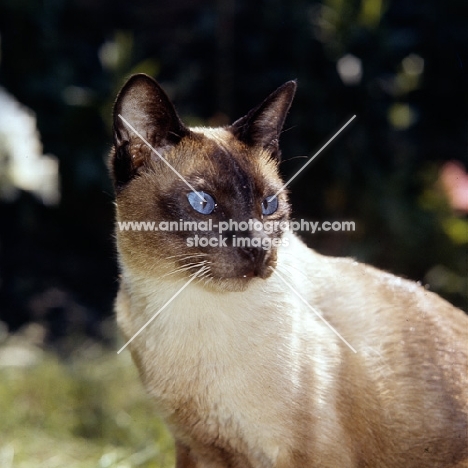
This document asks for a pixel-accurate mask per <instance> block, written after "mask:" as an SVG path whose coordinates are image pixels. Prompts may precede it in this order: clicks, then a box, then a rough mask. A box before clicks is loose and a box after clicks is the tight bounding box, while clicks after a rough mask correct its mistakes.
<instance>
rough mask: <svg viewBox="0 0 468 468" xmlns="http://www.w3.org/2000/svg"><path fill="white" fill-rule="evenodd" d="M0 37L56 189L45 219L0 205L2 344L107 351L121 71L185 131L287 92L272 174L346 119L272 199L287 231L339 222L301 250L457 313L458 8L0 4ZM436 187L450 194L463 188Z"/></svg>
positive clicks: (298, 162)
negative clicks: (348, 70)
mask: <svg viewBox="0 0 468 468" xmlns="http://www.w3.org/2000/svg"><path fill="white" fill-rule="evenodd" d="M0 38H1V43H0V50H1V55H0V86H1V87H3V88H5V89H6V90H7V92H8V93H10V94H11V95H13V96H14V97H15V99H17V100H18V101H19V102H21V103H22V104H23V105H25V106H27V107H28V108H30V109H31V110H32V111H33V112H34V113H35V116H36V118H37V126H38V130H39V132H40V136H41V141H42V144H43V151H44V153H51V154H53V155H55V156H56V157H57V158H58V160H59V181H60V192H61V199H60V203H59V204H57V205H53V206H48V205H45V204H43V203H42V202H41V200H40V199H38V198H37V197H36V196H34V195H33V194H31V193H29V192H26V191H21V190H18V191H17V192H16V195H15V196H14V197H9V198H6V199H3V200H0V320H1V321H3V322H5V323H6V324H7V326H8V329H9V330H10V331H15V330H17V329H18V328H20V327H21V326H22V325H24V324H25V323H28V322H31V321H34V322H38V323H40V324H42V325H43V326H44V327H45V328H46V330H47V338H48V342H49V343H51V344H57V345H60V344H63V343H64V340H65V341H66V340H69V339H70V337H72V338H74V337H76V338H77V339H81V337H83V336H86V337H89V336H91V337H94V338H96V339H99V340H112V336H111V335H109V333H107V332H106V327H104V326H103V325H102V324H103V323H105V322H103V319H104V318H106V317H109V316H110V315H111V314H112V301H113V297H114V295H115V292H116V289H117V278H118V271H117V267H116V261H115V260H116V255H115V251H114V243H113V235H112V223H113V195H112V187H111V185H110V181H109V178H108V174H107V169H106V157H107V153H108V151H109V148H110V144H111V132H110V123H111V118H110V116H111V108H112V103H113V100H114V98H115V95H116V93H117V91H118V89H119V88H120V87H121V86H122V84H123V83H124V81H125V79H126V78H127V77H128V76H129V75H130V74H131V73H134V72H138V71H144V72H146V73H149V74H151V75H153V76H155V77H156V78H157V79H158V80H159V81H160V82H161V84H162V85H163V87H164V88H165V89H166V91H167V92H168V93H169V95H170V96H171V98H172V99H174V101H175V103H176V106H177V108H178V110H179V114H180V115H181V116H182V117H183V119H185V121H186V122H187V123H189V124H206V125H210V124H219V123H227V122H229V121H232V120H234V119H236V118H238V117H240V116H241V115H243V114H245V113H246V112H247V111H248V110H249V109H250V108H251V107H253V106H254V105H256V104H257V103H259V102H260V101H261V100H262V99H263V98H264V97H266V95H267V94H268V93H270V92H271V91H273V90H274V89H275V88H276V87H277V86H279V85H281V84H282V83H283V82H285V81H287V80H290V79H293V78H297V79H298V83H299V88H298V93H297V96H296V99H295V102H294V104H293V107H292V110H291V113H290V115H289V117H288V120H287V122H286V126H285V131H284V134H283V137H282V148H283V160H284V162H283V163H282V165H281V169H282V172H283V174H284V177H285V178H288V177H290V176H291V175H293V174H294V173H295V171H297V170H298V169H299V168H300V167H301V166H302V165H303V164H304V163H305V162H306V161H307V159H306V158H305V156H308V157H310V156H312V155H313V154H314V153H315V152H316V151H317V150H318V149H319V148H320V147H321V146H322V145H323V144H324V143H325V142H326V141H327V140H328V138H329V137H330V136H332V135H333V134H334V133H335V131H337V130H338V129H339V128H340V127H341V125H343V124H344V123H345V122H346V121H347V120H348V119H349V118H350V117H351V116H352V115H354V114H357V118H356V120H355V121H354V122H353V123H352V124H351V125H350V126H349V127H348V128H347V129H346V130H345V131H344V132H343V134H341V135H340V136H339V137H338V138H337V140H336V141H335V142H334V143H333V144H332V145H330V146H329V147H328V148H327V149H326V150H325V151H324V152H323V153H322V154H321V155H320V156H319V157H318V158H317V159H316V160H315V161H314V162H313V163H312V164H311V165H310V166H309V167H308V169H307V170H306V171H305V172H304V173H303V174H302V175H301V176H300V177H299V178H298V179H296V180H295V181H294V182H293V183H292V185H291V186H290V190H291V199H292V203H293V206H294V209H295V211H294V216H295V217H297V218H300V217H305V218H307V219H313V220H331V221H333V220H354V221H355V222H356V226H357V230H356V232H354V233H335V232H330V233H327V234H324V233H321V234H320V235H317V234H316V235H314V236H311V237H310V238H308V239H307V241H308V243H309V245H311V246H312V247H313V248H315V249H317V250H318V251H319V252H322V253H325V254H330V255H340V256H341V255H347V256H354V257H356V258H358V259H359V260H362V261H366V262H369V263H372V264H374V265H376V266H378V267H380V268H383V269H386V270H389V271H391V272H393V273H396V274H398V275H402V276H405V277H408V278H411V279H414V280H416V281H421V282H422V283H423V284H427V285H428V286H429V287H430V288H431V289H432V290H435V291H436V292H438V293H439V294H441V295H443V296H444V297H445V298H447V299H448V300H450V301H451V302H453V303H454V304H456V305H458V306H460V307H464V308H465V309H466V307H467V300H468V286H467V279H466V272H467V245H468V244H467V242H468V221H467V218H466V210H465V209H463V207H462V208H460V207H459V208H458V209H456V203H454V202H453V200H451V198H450V196H449V192H448V191H447V190H445V191H444V186H443V184H442V183H441V177H442V174H443V173H444V168H446V167H447V163H448V162H449V161H452V162H453V161H461V162H462V163H461V164H462V167H461V169H460V171H461V173H463V170H464V169H466V161H467V154H468V2H466V0H445V1H436V0H429V1H428V0H412V1H407V0H387V1H383V0H355V1H354V0H353V1H347V0H323V1H313V0H307V1H306V0H270V1H266V0H265V1H259V2H253V1H249V0H241V1H235V0H218V1H207V0H192V1H190V0H172V1H170V2H158V1H149V0H139V1H135V2H129V1H123V0H117V1H115V0H48V1H46V0H43V1H32V0H31V1H27V0H0ZM343 57H345V62H346V57H347V58H348V64H349V63H351V64H352V63H358V62H359V61H360V63H361V65H362V77H361V78H360V79H358V78H356V80H355V81H354V83H349V82H348V83H346V82H345V81H346V80H343V79H342V78H341V77H340V74H339V73H338V68H339V67H337V64H338V63H341V64H343V63H345V62H343V60H342V61H341V62H340V59H343ZM350 57H351V61H350ZM353 57H354V59H353ZM353 60H354V62H353ZM356 60H357V62H356ZM351 78H352V77H351ZM1 112H2V109H0V113H1ZM0 148H1V146H0ZM0 151H1V150H0ZM3 151H4V152H5V150H3ZM0 157H1V158H3V161H4V164H3V166H2V165H1V164H0V173H1V171H2V167H4V166H5V164H7V163H5V161H6V162H8V157H9V156H8V154H0ZM463 164H464V168H463ZM0 175H1V174H0ZM3 175H5V174H3ZM1 180H2V179H1V178H0V181H1ZM0 183H1V182H0ZM453 184H459V186H460V187H462V186H463V184H466V185H467V186H468V182H467V179H464V178H463V176H459V177H458V178H456V180H455V181H454V182H453ZM465 196H466V195H465ZM465 205H466V202H465Z"/></svg>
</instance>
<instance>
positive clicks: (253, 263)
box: [207, 251, 276, 291]
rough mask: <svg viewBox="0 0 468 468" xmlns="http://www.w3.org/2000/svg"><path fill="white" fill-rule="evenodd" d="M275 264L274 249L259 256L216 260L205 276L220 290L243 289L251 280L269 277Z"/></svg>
mask: <svg viewBox="0 0 468 468" xmlns="http://www.w3.org/2000/svg"><path fill="white" fill-rule="evenodd" d="M275 266H276V251H270V252H268V253H267V254H263V255H261V256H259V257H254V258H244V259H239V258H237V261H229V260H226V261H223V262H217V263H216V264H212V265H211V267H210V269H209V272H207V273H208V275H207V276H209V277H210V281H209V283H210V284H214V285H216V286H218V287H219V288H221V289H222V290H228V291H243V290H245V289H246V288H247V287H248V285H249V284H250V283H251V282H252V281H255V280H264V279H267V278H269V277H270V276H271V275H272V273H273V270H274V267H275Z"/></svg>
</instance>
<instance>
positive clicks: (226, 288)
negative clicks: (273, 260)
mask: <svg viewBox="0 0 468 468" xmlns="http://www.w3.org/2000/svg"><path fill="white" fill-rule="evenodd" d="M269 276H271V273H269V274H267V275H265V276H263V277H258V276H242V277H231V278H221V277H218V278H215V277H212V278H210V281H208V282H206V283H204V284H203V283H202V284H203V286H204V287H206V288H207V289H211V290H212V291H216V292H242V291H246V290H247V289H248V288H249V286H251V285H252V284H253V283H257V282H259V281H264V280H265V279H267V278H268V277H269Z"/></svg>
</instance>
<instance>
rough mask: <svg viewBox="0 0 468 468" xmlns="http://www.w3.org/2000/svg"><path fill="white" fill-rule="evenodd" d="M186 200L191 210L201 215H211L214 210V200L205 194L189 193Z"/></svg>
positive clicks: (200, 192)
mask: <svg viewBox="0 0 468 468" xmlns="http://www.w3.org/2000/svg"><path fill="white" fill-rule="evenodd" d="M187 198H188V201H189V203H190V205H191V206H192V208H193V209H194V210H195V211H198V212H199V213H201V214H210V213H213V210H214V209H215V208H216V203H215V201H214V198H213V197H212V196H211V195H209V194H208V193H206V192H202V191H199V192H190V193H188V194H187Z"/></svg>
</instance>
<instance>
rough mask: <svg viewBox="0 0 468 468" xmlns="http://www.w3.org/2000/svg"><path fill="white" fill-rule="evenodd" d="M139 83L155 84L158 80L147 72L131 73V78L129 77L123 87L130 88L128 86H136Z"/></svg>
mask: <svg viewBox="0 0 468 468" xmlns="http://www.w3.org/2000/svg"><path fill="white" fill-rule="evenodd" d="M138 84H144V85H148V84H150V85H154V84H156V80H155V79H154V78H152V77H151V76H149V75H147V74H146V73H135V74H134V75H131V76H130V78H128V79H127V81H126V82H125V84H124V85H123V88H122V89H124V88H125V89H128V87H130V86H135V85H138Z"/></svg>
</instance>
